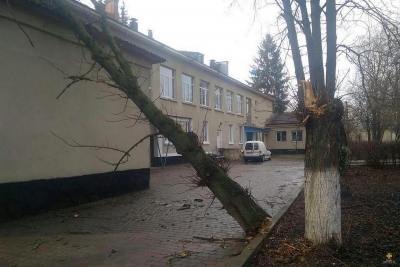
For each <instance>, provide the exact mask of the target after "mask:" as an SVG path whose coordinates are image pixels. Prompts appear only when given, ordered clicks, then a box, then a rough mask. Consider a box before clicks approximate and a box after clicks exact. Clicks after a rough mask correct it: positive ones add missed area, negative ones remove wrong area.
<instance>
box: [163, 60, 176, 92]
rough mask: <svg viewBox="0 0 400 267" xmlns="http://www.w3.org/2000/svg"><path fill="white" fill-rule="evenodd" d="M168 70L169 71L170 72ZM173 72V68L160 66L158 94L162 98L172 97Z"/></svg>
mask: <svg viewBox="0 0 400 267" xmlns="http://www.w3.org/2000/svg"><path fill="white" fill-rule="evenodd" d="M168 72H171V73H170V74H169V73H168ZM174 74H175V71H174V70H173V69H170V68H167V67H164V66H160V95H161V97H163V98H168V99H174V97H175V92H174V87H175V86H174Z"/></svg>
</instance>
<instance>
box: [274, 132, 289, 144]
mask: <svg viewBox="0 0 400 267" xmlns="http://www.w3.org/2000/svg"><path fill="white" fill-rule="evenodd" d="M282 133H286V134H285V138H286V140H285V141H283V140H282V139H283V138H282V137H283V135H282ZM278 135H279V136H280V139H281V140H278ZM275 140H276V142H287V132H286V131H277V132H276V136H275Z"/></svg>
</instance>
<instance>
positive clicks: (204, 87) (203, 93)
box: [200, 81, 209, 107]
mask: <svg viewBox="0 0 400 267" xmlns="http://www.w3.org/2000/svg"><path fill="white" fill-rule="evenodd" d="M208 86H209V83H208V82H203V81H200V105H202V106H206V107H208V106H209V100H208Z"/></svg>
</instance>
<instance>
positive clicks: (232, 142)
mask: <svg viewBox="0 0 400 267" xmlns="http://www.w3.org/2000/svg"><path fill="white" fill-rule="evenodd" d="M228 127H229V131H228V132H229V144H230V145H233V144H234V140H233V125H232V124H229V125H228Z"/></svg>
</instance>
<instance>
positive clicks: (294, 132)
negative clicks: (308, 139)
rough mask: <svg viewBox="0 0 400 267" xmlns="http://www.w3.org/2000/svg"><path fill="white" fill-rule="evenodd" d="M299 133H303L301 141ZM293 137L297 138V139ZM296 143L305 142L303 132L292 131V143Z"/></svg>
mask: <svg viewBox="0 0 400 267" xmlns="http://www.w3.org/2000/svg"><path fill="white" fill-rule="evenodd" d="M298 133H301V140H299V134H298ZM293 134H294V135H293ZM293 137H295V139H294V138H293ZM295 142H303V131H301V130H295V131H292V143H295Z"/></svg>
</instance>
